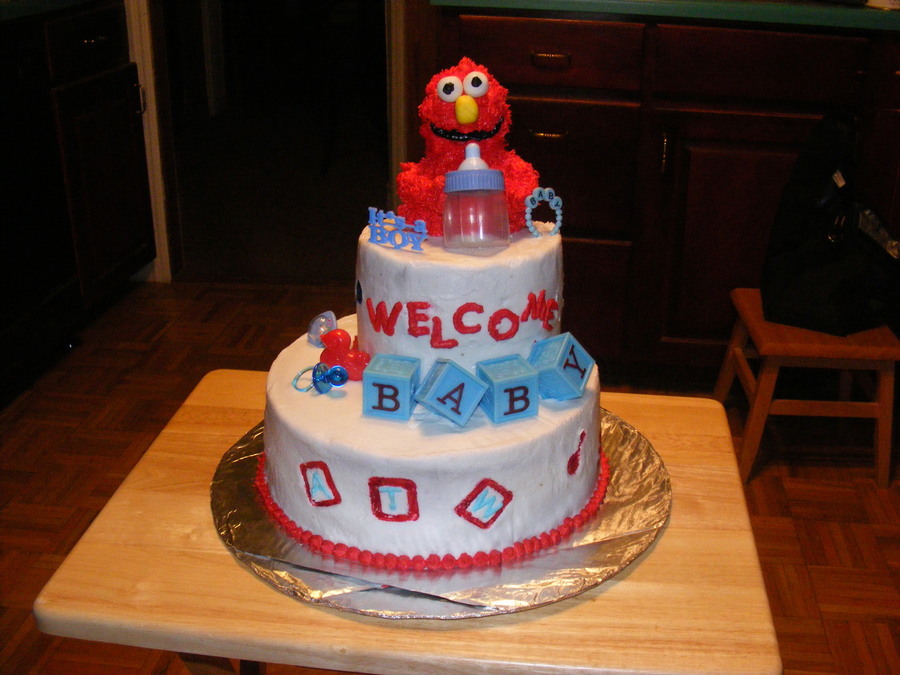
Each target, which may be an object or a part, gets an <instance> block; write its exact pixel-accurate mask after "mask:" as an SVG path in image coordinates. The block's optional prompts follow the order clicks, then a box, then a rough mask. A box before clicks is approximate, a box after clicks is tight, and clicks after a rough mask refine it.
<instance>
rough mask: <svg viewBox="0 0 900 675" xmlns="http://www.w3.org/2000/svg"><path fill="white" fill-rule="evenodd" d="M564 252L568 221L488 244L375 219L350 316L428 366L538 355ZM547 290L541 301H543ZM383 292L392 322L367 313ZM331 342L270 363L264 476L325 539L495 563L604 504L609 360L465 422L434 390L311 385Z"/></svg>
mask: <svg viewBox="0 0 900 675" xmlns="http://www.w3.org/2000/svg"><path fill="white" fill-rule="evenodd" d="M561 259H562V250H561V245H560V237H558V236H553V237H551V236H544V237H532V236H531V235H530V234H529V233H527V232H525V233H524V234H520V235H518V236H514V237H513V241H512V244H511V246H510V247H509V248H508V249H502V250H499V251H496V252H494V253H493V254H487V255H486V254H483V253H480V254H471V253H461V252H452V251H447V250H445V249H444V248H443V247H442V246H441V244H440V239H439V238H433V239H429V240H428V241H426V242H425V245H424V246H423V251H422V252H421V253H411V252H409V251H405V250H395V249H393V248H388V247H383V246H379V245H377V244H373V243H371V242H370V241H369V238H368V235H367V233H366V232H363V235H362V236H361V237H360V240H359V250H358V261H359V262H358V277H359V278H358V283H357V302H358V308H359V314H358V316H350V317H345V318H344V319H342V320H341V321H340V322H339V326H340V328H342V329H344V330H346V331H347V332H348V333H350V334H351V335H358V336H359V348H360V349H361V350H365V351H367V352H369V353H372V354H375V353H386V354H397V355H403V356H414V357H416V358H419V359H421V362H422V364H423V367H422V369H423V372H425V371H427V370H428V369H429V367H430V365H431V364H433V363H434V362H435V361H436V360H437V359H441V358H447V357H449V358H452V359H454V360H458V361H459V362H460V363H461V364H462V365H464V366H465V367H466V368H469V369H470V370H473V371H474V366H475V363H476V362H477V361H481V360H482V359H485V358H491V357H496V356H497V355H501V354H502V355H505V354H519V355H522V356H523V357H526V358H527V357H528V355H529V353H530V352H531V349H532V346H533V345H534V344H535V343H536V342H538V341H539V340H542V339H544V338H546V337H549V336H552V335H556V334H557V333H558V332H559V313H560V310H561V305H562V302H561V300H562V266H561ZM529 297H531V298H532V300H531V301H530V302H529ZM539 298H540V299H541V300H540V302H541V303H543V306H544V313H543V317H541V316H537V317H532V316H531V311H532V310H534V309H535V308H536V307H537V304H536V303H537V302H538V299H539ZM381 302H384V303H385V308H384V310H383V312H382V313H383V314H384V313H385V312H386V315H387V316H390V313H391V311H394V312H395V314H396V316H395V317H394V318H393V319H392V320H391V325H392V327H393V330H392V333H393V335H389V334H388V331H387V330H386V327H387V326H386V325H385V324H384V317H382V319H381V320H378V319H376V320H375V321H374V322H373V320H372V317H371V316H370V313H372V312H375V311H378V310H377V307H378V304H379V303H381ZM410 303H417V304H415V305H413V306H412V309H411V308H410V307H411V305H410ZM370 307H372V308H373V309H372V310H371V311H370ZM394 307H398V308H399V309H396V310H394V309H393V308H394ZM529 307H530V308H531V309H528V308H529ZM548 307H552V308H554V311H552V312H550V311H547V308H548ZM460 308H462V309H460ZM504 310H505V311H504ZM526 310H528V311H527V312H526ZM513 313H514V315H515V318H510V316H511V314H513ZM498 314H499V316H500V318H499V319H495V320H493V321H492V319H491V317H492V316H495V315H498ZM410 317H412V318H410ZM435 317H437V318H439V319H441V321H440V322H439V323H440V324H442V330H441V336H440V337H441V339H440V340H432V336H433V334H434V333H433V330H434V325H435V323H434V318H435ZM379 321H380V323H379ZM376 324H377V325H378V326H379V327H380V329H379V328H376ZM454 324H456V328H454ZM460 326H462V327H463V328H464V330H463V331H460V330H459V328H460ZM422 327H427V328H430V329H431V331H432V332H426V331H420V330H418V329H419V328H422ZM476 327H477V330H476V329H475V328H476ZM498 336H499V338H501V339H498ZM453 343H458V344H453ZM321 351H322V350H321V348H318V347H315V346H313V345H312V344H310V342H309V340H308V339H307V337H306V336H304V337H302V338H300V339H299V340H297V341H296V342H295V343H293V344H292V345H291V346H289V347H288V348H287V349H285V350H284V351H283V352H282V353H281V354H280V355H279V357H278V358H277V359H276V360H275V362H274V364H273V365H272V368H271V371H270V373H269V378H268V384H267V390H266V398H267V407H266V418H265V455H264V465H263V466H264V468H262V469H261V471H260V476H259V481H258V482H259V485H260V487H261V491H262V493H263V495H264V497H265V498H266V501H267V504H268V507H269V509H270V511H271V512H272V513H273V514H274V515H275V517H276V518H277V519H278V520H279V521H280V522H281V524H282V525H283V526H284V527H285V528H286V529H287V530H288V531H289V532H291V533H292V534H293V535H294V536H295V537H297V538H298V539H299V540H300V541H302V542H303V543H305V544H307V545H309V546H310V547H312V548H313V549H314V550H317V551H318V552H320V553H323V554H326V555H336V556H338V557H342V558H347V559H350V560H353V561H355V562H361V563H363V564H367V565H377V566H380V567H387V568H395V567H396V568H400V569H426V568H432V569H433V568H451V567H458V566H463V567H465V566H470V565H487V564H498V563H501V562H502V561H504V560H506V561H508V560H512V559H515V558H518V557H521V556H523V555H528V554H530V553H533V552H534V551H536V550H539V549H543V548H546V547H548V546H552V545H555V544H557V543H559V542H560V541H561V540H562V539H564V538H565V537H566V536H568V535H569V534H571V532H572V531H574V529H575V528H577V527H578V526H579V525H581V524H582V523H583V522H584V521H585V520H586V519H587V518H589V517H590V516H592V515H593V513H594V512H595V511H596V509H597V507H598V506H599V504H600V501H601V500H602V497H603V492H604V489H605V484H606V479H607V475H606V473H605V472H603V471H601V459H600V447H599V407H598V399H599V393H600V386H599V380H598V375H597V372H596V368H592V369H591V371H590V373H589V375H587V382H586V384H585V387H584V392H583V395H582V396H580V397H578V398H573V399H570V400H553V399H541V401H540V406H539V410H538V412H537V415H536V416H534V417H531V418H528V419H522V420H516V421H510V422H504V423H500V424H497V423H495V422H493V421H492V420H491V419H490V418H489V416H488V415H487V414H486V413H485V412H484V411H483V410H481V409H479V410H477V411H476V412H475V413H474V414H473V415H472V417H471V418H470V419H469V421H468V423H467V424H466V425H465V426H458V425H456V424H454V423H453V422H451V421H450V420H447V419H445V418H443V417H441V416H439V415H437V414H435V413H434V412H432V411H431V410H429V409H427V408H425V407H424V406H421V405H420V406H417V407H416V408H415V410H414V411H413V413H412V416H411V417H410V419H408V420H406V421H400V422H398V421H396V420H392V419H378V418H375V417H371V416H367V415H364V414H363V389H362V385H361V384H360V383H359V382H349V383H347V385H346V386H344V387H342V388H340V389H332V390H331V391H330V392H328V393H326V394H317V393H316V392H314V391H307V392H301V391H298V389H297V388H296V387H295V386H294V384H293V383H294V378H295V377H296V375H297V374H298V373H300V372H301V371H303V370H304V369H305V368H309V367H310V366H312V365H314V364H315V363H316V362H317V361H318V360H319V357H320V353H321Z"/></svg>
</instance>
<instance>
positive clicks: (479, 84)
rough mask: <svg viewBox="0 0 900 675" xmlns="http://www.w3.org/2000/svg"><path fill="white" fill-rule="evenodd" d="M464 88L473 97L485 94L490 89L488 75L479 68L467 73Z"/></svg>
mask: <svg viewBox="0 0 900 675" xmlns="http://www.w3.org/2000/svg"><path fill="white" fill-rule="evenodd" d="M463 88H464V89H465V90H466V93H467V94H468V95H469V96H472V97H473V98H478V97H479V96H484V95H485V94H486V93H487V90H488V79H487V75H485V74H484V73H480V72H478V71H477V70H473V71H472V72H471V73H469V74H468V75H466V79H465V80H463Z"/></svg>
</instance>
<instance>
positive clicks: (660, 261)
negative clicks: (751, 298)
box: [625, 108, 817, 363]
mask: <svg viewBox="0 0 900 675" xmlns="http://www.w3.org/2000/svg"><path fill="white" fill-rule="evenodd" d="M816 121H817V118H816V117H815V116H813V115H777V114H770V115H761V116H757V115H754V114H752V113H749V112H735V111H723V110H712V111H710V110H697V109H692V108H673V109H668V110H667V109H657V110H654V111H653V112H651V113H648V114H647V116H646V119H645V132H646V134H647V137H648V138H649V139H650V144H651V145H653V144H654V142H655V146H656V147H655V148H651V149H649V150H648V152H647V155H648V161H647V162H645V166H644V175H645V184H644V187H645V189H644V191H643V193H642V196H643V198H644V204H643V208H644V214H645V218H644V219H643V223H642V227H641V233H640V236H639V237H638V238H637V239H636V241H635V246H634V258H633V269H634V275H633V276H632V280H631V284H630V302H631V303H632V305H633V306H636V307H641V308H643V311H636V312H633V313H632V315H631V316H630V317H629V323H628V326H627V328H628V331H627V335H626V337H625V339H626V342H627V344H628V345H629V346H630V347H631V349H632V350H636V351H638V352H639V354H642V355H646V357H648V358H651V359H652V360H654V361H662V362H669V363H685V362H689V363H698V362H699V363H704V362H706V361H707V360H708V359H707V356H706V355H707V354H712V355H713V359H714V360H715V359H717V358H718V356H716V354H715V352H717V351H718V347H719V345H720V344H721V342H722V340H723V339H724V338H725V337H727V335H728V334H729V332H730V330H731V326H732V324H733V323H734V312H733V309H732V308H731V304H730V301H729V298H728V291H729V290H730V289H732V288H736V287H744V286H751V287H752V286H757V285H758V284H759V273H760V270H761V269H762V262H763V257H764V255H765V250H766V245H767V242H768V238H769V231H770V229H771V225H772V222H773V220H774V218H775V211H776V209H777V206H778V201H779V198H780V195H781V191H782V188H783V187H784V184H785V182H786V181H787V178H788V174H789V172H790V170H791V167H792V166H793V163H794V160H795V158H796V154H797V152H798V150H799V148H800V147H801V146H802V144H803V142H804V141H805V139H806V138H807V136H808V135H809V133H810V131H811V130H812V127H813V126H814V125H815V123H816Z"/></svg>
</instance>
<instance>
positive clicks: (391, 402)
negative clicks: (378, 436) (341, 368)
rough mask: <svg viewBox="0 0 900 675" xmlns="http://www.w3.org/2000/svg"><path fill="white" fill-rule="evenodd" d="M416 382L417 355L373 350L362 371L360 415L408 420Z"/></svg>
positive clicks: (417, 383) (417, 379) (412, 404)
mask: <svg viewBox="0 0 900 675" xmlns="http://www.w3.org/2000/svg"><path fill="white" fill-rule="evenodd" d="M418 385H419V359H415V358H412V357H409V356H392V355H389V354H376V355H375V356H374V357H373V358H372V361H371V362H370V363H369V365H368V366H367V367H366V369H365V370H364V371H363V415H369V416H371V417H386V418H388V419H393V420H408V419H409V417H410V415H412V411H413V408H414V407H415V405H416V403H415V399H414V398H413V397H414V395H415V393H416V387H417V386H418Z"/></svg>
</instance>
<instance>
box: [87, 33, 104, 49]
mask: <svg viewBox="0 0 900 675" xmlns="http://www.w3.org/2000/svg"><path fill="white" fill-rule="evenodd" d="M107 40H109V38H108V37H106V36H105V35H97V36H95V37H86V38H84V39H83V40H82V41H81V44H82V45H83V46H85V47H87V48H88V49H96V48H97V47H99V46H100V45H102V44H103V43H104V42H106V41H107Z"/></svg>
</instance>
